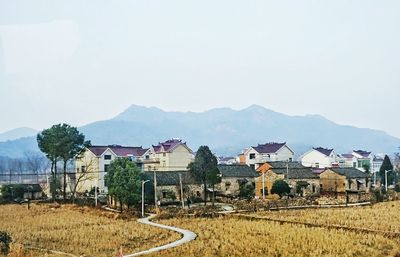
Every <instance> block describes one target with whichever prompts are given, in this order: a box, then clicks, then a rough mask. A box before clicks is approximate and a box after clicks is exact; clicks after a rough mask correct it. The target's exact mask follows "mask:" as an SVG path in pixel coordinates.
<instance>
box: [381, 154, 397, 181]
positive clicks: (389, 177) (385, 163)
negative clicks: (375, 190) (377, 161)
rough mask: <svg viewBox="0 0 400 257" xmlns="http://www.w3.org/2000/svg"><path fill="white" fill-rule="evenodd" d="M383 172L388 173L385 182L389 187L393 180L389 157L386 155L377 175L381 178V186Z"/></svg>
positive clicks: (383, 179) (383, 176) (383, 177)
mask: <svg viewBox="0 0 400 257" xmlns="http://www.w3.org/2000/svg"><path fill="white" fill-rule="evenodd" d="M385 171H389V172H388V173H387V182H388V185H390V184H392V183H393V180H394V172H393V165H392V162H391V161H390V159H389V156H387V155H385V158H384V159H383V163H382V165H381V168H380V169H379V175H380V177H381V185H384V184H385Z"/></svg>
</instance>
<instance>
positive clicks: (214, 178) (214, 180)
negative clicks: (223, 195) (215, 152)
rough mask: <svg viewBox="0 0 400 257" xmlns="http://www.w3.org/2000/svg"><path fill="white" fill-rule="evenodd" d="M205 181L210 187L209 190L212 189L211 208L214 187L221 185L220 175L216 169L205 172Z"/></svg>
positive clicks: (213, 199)
mask: <svg viewBox="0 0 400 257" xmlns="http://www.w3.org/2000/svg"><path fill="white" fill-rule="evenodd" d="M207 181H208V183H209V184H210V185H211V188H212V206H214V203H215V185H216V184H218V183H221V173H220V172H219V170H218V168H217V167H215V168H214V169H212V170H210V171H208V172H207Z"/></svg>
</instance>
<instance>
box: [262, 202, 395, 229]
mask: <svg viewBox="0 0 400 257" xmlns="http://www.w3.org/2000/svg"><path fill="white" fill-rule="evenodd" d="M399 213H400V201H393V202H384V203H378V204H375V205H373V206H364V207H352V208H344V209H336V208H332V209H306V210H296V211H293V210H288V211H271V212H259V213H256V214H254V215H255V216H261V217H268V218H272V219H276V220H288V221H297V222H306V223H312V224H319V225H337V226H345V227H351V228H360V229H372V230H379V231H388V232H397V233H400V219H399V218H397V217H398V215H399Z"/></svg>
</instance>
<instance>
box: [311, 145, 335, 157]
mask: <svg viewBox="0 0 400 257" xmlns="http://www.w3.org/2000/svg"><path fill="white" fill-rule="evenodd" d="M313 149H314V150H315V151H318V152H320V153H322V154H323V155H325V156H329V155H331V153H332V151H333V149H327V148H323V147H313Z"/></svg>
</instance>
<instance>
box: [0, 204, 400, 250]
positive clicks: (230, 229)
mask: <svg viewBox="0 0 400 257" xmlns="http://www.w3.org/2000/svg"><path fill="white" fill-rule="evenodd" d="M399 213H400V202H387V203H381V204H377V205H374V206H372V207H356V208H348V209H316V210H291V211H279V212H259V213H252V214H250V215H253V216H257V217H261V218H265V217H266V218H271V219H277V220H281V221H283V222H278V221H270V220H248V219H244V218H240V217H237V216H234V215H232V216H226V217H220V218H214V219H208V218H172V219H166V220H160V221H158V222H160V223H164V224H167V225H172V226H177V227H180V228H184V229H188V230H191V231H193V232H195V233H196V234H197V235H198V238H197V239H196V240H195V241H192V242H190V243H188V244H184V245H182V246H179V247H177V248H173V249H169V250H165V251H162V252H161V253H154V254H150V255H146V256H154V257H156V256H165V257H175V256H185V257H186V256H193V257H197V256H205V257H211V256H220V257H225V256H226V257H228V256H229V257H244V256H246V257H253V256H254V257H255V256H257V257H259V256H282V257H283V256H353V257H355V256H360V257H361V256H363V257H364V256H382V257H383V256H396V257H398V256H400V238H399V237H394V238H393V237H391V238H389V237H386V236H385V235H383V234H380V233H367V232H365V231H358V230H357V228H369V229H376V230H382V231H390V232H398V231H399V224H400V223H399V222H400V221H399V219H398V214H399ZM0 220H1V222H0V230H7V231H9V232H10V233H11V234H12V236H13V238H14V240H15V241H16V242H17V243H21V244H22V243H28V244H30V245H33V246H35V247H39V248H47V249H57V250H59V251H63V252H68V253H73V254H75V255H81V254H82V255H84V256H115V255H116V251H117V249H118V247H119V246H120V245H122V246H123V248H124V250H125V253H128V252H129V253H131V252H136V251H140V250H144V249H147V248H150V247H154V246H157V245H161V244H164V243H167V242H171V241H174V240H176V239H178V238H180V236H179V235H178V234H176V233H172V232H168V231H166V230H161V229H156V228H153V227H150V226H146V225H142V224H139V223H137V222H136V221H134V220H122V219H115V218H114V214H110V213H104V212H101V211H96V210H92V209H88V208H78V207H73V206H64V207H60V208H52V207H51V206H49V205H34V206H33V207H32V209H31V210H29V211H28V210H27V209H26V206H18V205H5V206H0ZM286 220H287V221H299V222H308V223H313V224H319V225H321V227H309V226H305V225H299V224H287V223H285V222H284V221H286ZM326 225H341V226H346V227H352V228H355V231H347V230H343V229H328V228H326V227H324V226H326ZM14 247H15V245H14ZM14 252H15V253H17V252H20V250H18V249H16V250H15V251H14ZM17 256H18V257H19V256H21V255H18V254H16V255H11V257H17ZM26 256H29V255H26ZM31 256H44V253H42V252H33V253H32V255H31ZM47 256H51V255H47Z"/></svg>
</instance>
